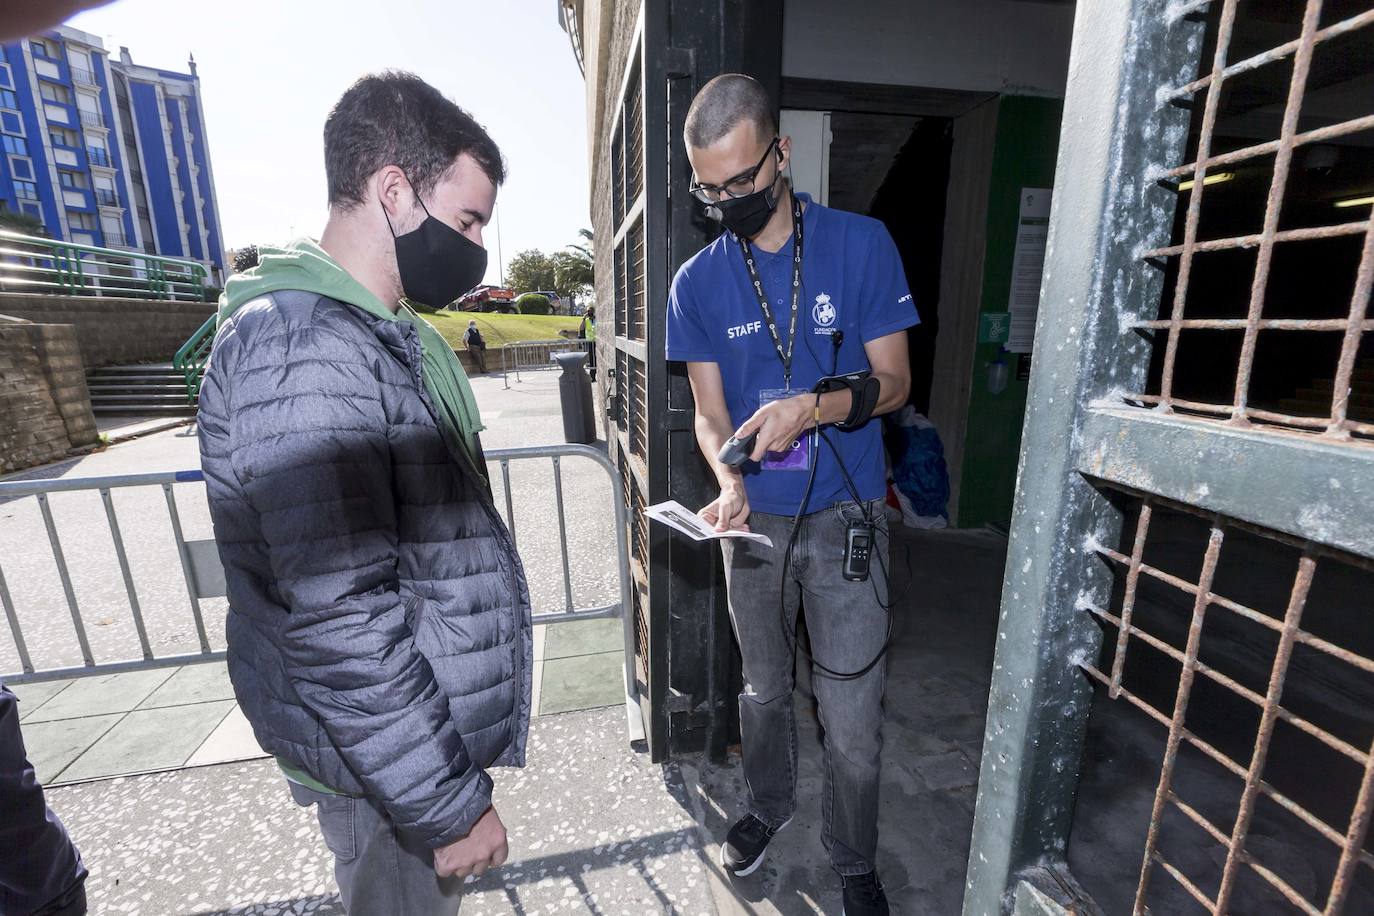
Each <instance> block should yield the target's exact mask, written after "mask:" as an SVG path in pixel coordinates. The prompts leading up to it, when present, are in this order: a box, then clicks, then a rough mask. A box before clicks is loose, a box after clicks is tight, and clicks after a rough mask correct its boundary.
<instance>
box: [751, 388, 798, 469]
mask: <svg viewBox="0 0 1374 916" xmlns="http://www.w3.org/2000/svg"><path fill="white" fill-rule="evenodd" d="M800 393H801V392H798V391H789V390H788V389H786V388H765V389H764V390H762V391H760V392H759V406H760V407H762V406H763V405H765V404H771V403H773V402H774V401H781V400H785V399H786V398H792V397H796V396H797V395H798V394H800ZM761 467H762V468H763V469H764V470H765V471H809V470H811V437H810V436H808V435H806V434H805V433H803V434H802V435H801V437H799V438H798V439H796V440H794V441H793V442H792V447H791V448H789V449H787V451H784V452H766V453H764V456H763V461H762V463H761Z"/></svg>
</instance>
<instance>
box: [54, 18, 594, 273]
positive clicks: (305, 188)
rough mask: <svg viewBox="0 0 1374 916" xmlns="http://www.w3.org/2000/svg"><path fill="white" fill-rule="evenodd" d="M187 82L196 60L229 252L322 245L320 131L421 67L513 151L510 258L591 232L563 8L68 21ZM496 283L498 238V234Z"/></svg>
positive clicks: (492, 242) (581, 105)
mask: <svg viewBox="0 0 1374 916" xmlns="http://www.w3.org/2000/svg"><path fill="white" fill-rule="evenodd" d="M69 25H72V26H74V27H76V28H79V29H82V30H83V31H86V32H90V33H92V34H94V35H97V36H99V37H100V38H101V39H103V40H104V42H105V46H106V48H107V49H108V50H109V51H110V53H111V55H112V56H116V57H117V56H118V54H119V47H120V45H127V46H128V47H129V51H130V53H131V54H132V55H133V59H134V62H135V63H137V64H145V65H148V66H153V67H163V68H166V69H171V70H179V71H183V72H184V71H185V69H186V58H187V55H188V54H189V53H194V54H195V58H196V64H197V66H198V68H199V72H200V78H201V92H202V94H203V96H204V100H205V111H206V127H207V132H208V134H209V141H210V157H211V164H212V166H213V168H214V173H215V185H216V192H217V194H218V197H219V204H220V210H221V216H220V219H221V222H222V224H223V226H224V239H225V244H226V245H227V246H228V247H239V246H242V245H247V244H250V243H274V242H282V241H285V240H286V239H288V238H289V237H290V236H291V234H292V232H293V230H294V233H295V234H296V235H313V236H318V234H319V231H320V229H321V227H322V226H323V225H324V219H325V181H324V164H323V150H322V142H321V139H320V137H321V131H322V128H323V126H324V118H325V115H326V114H327V113H328V111H329V109H330V107H331V106H332V105H333V103H334V101H335V100H336V99H337V98H338V97H339V95H340V94H341V93H342V92H343V91H344V89H346V88H347V87H348V85H349V84H350V83H351V82H352V81H353V80H354V79H356V78H357V77H358V76H360V75H361V74H363V73H367V72H369V71H373V70H381V69H386V68H399V69H406V70H411V71H414V72H415V73H417V74H419V75H420V76H421V77H423V78H424V79H426V80H427V81H429V82H430V83H432V84H433V85H435V86H437V87H438V88H439V89H440V90H441V91H442V92H443V93H444V94H445V95H447V96H448V97H449V98H451V99H453V100H454V101H455V102H457V103H458V104H459V105H461V106H463V107H464V108H466V109H467V110H468V111H469V112H471V113H472V115H473V117H475V118H476V119H477V120H478V122H479V123H482V124H484V125H485V126H486V127H487V129H488V130H489V131H490V132H491V134H492V136H493V137H494V138H495V139H496V142H497V143H498V144H499V145H500V146H501V149H502V152H504V153H505V155H506V158H507V160H508V162H509V165H510V175H509V178H508V180H507V182H506V184H505V186H504V187H503V188H502V190H501V192H500V196H499V197H498V201H497V209H498V212H499V215H500V223H501V254H502V255H503V257H504V259H505V261H506V262H507V263H509V261H510V258H511V255H513V254H514V253H515V252H517V251H520V250H523V249H526V248H542V249H544V250H545V251H551V250H556V249H558V248H560V247H562V246H563V245H567V244H570V243H573V242H577V241H580V240H579V239H578V237H577V230H578V229H580V228H582V227H586V226H590V225H591V221H590V217H589V216H588V203H587V193H588V192H587V139H586V125H585V121H584V112H585V106H586V102H585V95H584V84H583V81H582V74H581V72H580V71H579V70H578V69H577V62H576V61H575V60H574V59H573V54H572V49H571V47H570V46H569V44H568V39H567V36H566V35H565V34H564V33H563V31H562V29H560V28H559V26H558V20H557V10H556V4H555V2H554V0H387V2H381V3H379V2H376V0H291V2H282V0H272V2H268V0H236V2H233V3H208V2H201V0H197V2H191V3H188V2H186V0H117V2H115V3H114V4H112V5H110V6H107V7H103V8H101V9H97V10H93V11H91V12H88V13H83V14H82V15H80V16H77V17H75V18H74V19H72V20H71V21H70V23H69ZM485 238H486V242H487V248H488V250H489V251H490V252H491V257H490V261H491V267H490V269H489V270H488V282H495V281H496V277H497V250H496V249H497V239H496V227H495V226H492V227H491V228H489V229H488V230H487V232H486V235H485Z"/></svg>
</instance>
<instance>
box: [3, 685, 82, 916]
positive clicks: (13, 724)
mask: <svg viewBox="0 0 1374 916" xmlns="http://www.w3.org/2000/svg"><path fill="white" fill-rule="evenodd" d="M85 881H86V868H85V866H84V865H82V864H81V854H80V853H79V852H77V851H76V847H75V846H73V845H72V841H71V839H70V838H69V837H68V836H67V830H66V828H65V827H63V826H62V821H60V820H58V817H57V815H56V814H54V813H53V812H52V809H51V808H49V807H48V805H47V802H46V800H45V799H44V798H43V787H42V786H40V785H39V784H38V778H37V776H35V775H34V771H33V767H32V766H31V765H30V764H29V760H28V755H27V754H26V752H25V750H24V736H23V735H22V734H20V731H19V699H18V697H16V696H15V695H14V694H13V693H10V691H9V690H7V689H6V688H5V685H4V684H0V914H2V916H30V914H43V916H48V914H53V916H57V914H61V916H69V914H73V916H74V914H79V913H85V912H86V896H85V890H84V885H85Z"/></svg>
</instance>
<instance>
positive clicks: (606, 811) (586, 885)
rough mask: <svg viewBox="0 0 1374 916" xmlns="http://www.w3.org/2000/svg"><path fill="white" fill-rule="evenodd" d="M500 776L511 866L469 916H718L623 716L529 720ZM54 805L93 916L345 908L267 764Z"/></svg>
mask: <svg viewBox="0 0 1374 916" xmlns="http://www.w3.org/2000/svg"><path fill="white" fill-rule="evenodd" d="M493 775H494V777H495V780H496V794H495V804H496V806H497V810H498V811H499V812H500V814H501V816H502V819H503V820H504V821H505V823H506V828H507V830H508V832H509V836H510V846H511V858H510V861H509V862H508V863H507V864H506V866H505V867H504V868H501V869H499V870H497V871H495V872H492V873H489V874H488V875H486V876H484V877H483V878H481V879H479V880H477V881H475V882H473V883H472V884H470V886H469V893H468V896H467V898H466V899H465V900H464V902H463V914H464V916H483V914H497V913H512V912H513V913H529V914H533V913H550V912H564V913H566V912H576V913H593V914H601V916H621V914H624V916H630V914H634V916H640V914H649V913H677V914H684V916H700V914H709V913H713V912H715V907H714V904H713V898H712V893H711V890H710V887H709V885H710V880H711V879H710V873H711V872H712V871H713V869H714V868H715V866H714V865H713V864H712V863H713V862H714V861H715V856H716V854H717V852H716V850H715V849H714V848H712V847H711V846H710V844H709V843H708V842H706V841H705V840H704V838H703V837H702V836H701V835H700V834H699V832H698V831H697V829H696V824H695V820H694V818H693V815H692V811H691V808H692V805H691V803H690V801H689V800H688V799H687V795H688V789H687V787H686V785H685V784H684V781H683V778H682V774H681V772H680V771H679V770H678V768H677V767H675V766H663V767H660V766H655V765H653V764H651V763H649V761H648V759H647V758H646V757H645V756H644V755H642V754H637V753H635V752H634V751H632V750H631V749H630V747H629V744H628V743H627V742H626V741H625V738H624V715H623V713H622V712H621V711H620V710H619V709H605V710H596V711H589V712H577V713H569V714H566V715H558V716H546V717H543V718H540V719H536V720H535V722H534V724H533V727H532V728H531V733H530V760H529V766H528V767H527V768H526V769H524V770H496V771H493ZM50 801H51V804H52V806H53V808H54V810H56V811H57V813H58V814H59V815H60V816H61V817H62V819H63V821H64V822H65V823H66V824H67V827H68V828H69V829H70V830H71V833H72V836H73V837H74V838H75V840H76V842H77V844H78V845H79V846H80V848H81V853H82V856H83V857H84V858H85V861H86V865H87V867H88V868H89V869H90V872H91V878H90V881H89V884H88V893H89V896H90V899H91V901H92V912H93V913H101V914H104V913H123V914H149V916H168V914H227V913H235V914H258V916H269V914H270V916H280V914H286V913H319V914H341V913H342V912H343V909H342V907H341V906H340V905H339V900H338V896H337V893H336V891H335V885H334V879H333V874H332V858H331V856H330V854H329V851H328V850H327V849H326V848H325V845H324V842H323V840H322V839H321V837H320V832H319V828H318V826H317V825H316V824H315V820H314V816H313V812H312V811H311V810H309V809H303V808H298V807H297V806H296V805H295V804H294V803H293V802H292V801H291V799H290V797H289V795H288V794H287V790H286V786H285V783H284V782H283V780H282V777H281V775H280V774H279V773H278V772H277V771H276V767H275V766H274V765H273V764H272V762H271V761H266V760H262V761H253V762H249V763H235V764H224V765H220V766H212V767H203V768H200V769H195V770H182V771H179V772H175V773H161V774H157V775H152V776H140V777H134V778H129V779H115V780H102V781H100V782H93V783H87V784H85V785H79V786H69V787H66V788H59V789H55V790H53V791H52V792H51V793H50ZM398 916H401V914H398Z"/></svg>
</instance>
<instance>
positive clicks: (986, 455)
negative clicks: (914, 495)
mask: <svg viewBox="0 0 1374 916" xmlns="http://www.w3.org/2000/svg"><path fill="white" fill-rule="evenodd" d="M1062 113H1063V101H1062V100H1060V99H1044V98H1032V97H1029V96H1003V97H1002V99H1001V100H1000V101H999V103H998V111H997V134H996V141H995V144H994V147H993V157H992V175H991V178H990V182H989V191H988V222H987V247H986V252H985V256H984V259H983V295H982V301H981V304H980V311H981V312H1005V311H1006V310H1007V299H1008V296H1009V295H1010V293H1011V268H1012V258H1013V256H1014V255H1015V252H1016V229H1017V222H1018V219H1019V216H1020V204H1021V189H1022V188H1027V187H1029V188H1049V187H1053V185H1054V161H1055V156H1056V153H1057V151H1058V147H1059V122H1060V117H1061V115H1062ZM956 155H957V151H956ZM975 333H976V329H975ZM1042 343H1043V342H1042V341H1037V342H1036V344H1037V346H1038V345H1041V344H1042ZM1000 347H1001V345H1000V344H985V343H979V344H976V346H975V348H974V361H973V383H972V385H971V386H970V391H969V405H968V432H967V435H966V437H965V440H964V463H963V471H962V474H963V477H962V482H961V483H960V487H959V506H958V515H957V524H958V525H959V527H961V528H975V527H979V526H982V525H986V524H1000V525H1006V524H1007V523H1008V522H1010V520H1011V508H1012V499H1013V494H1014V492H1015V488H1016V464H1017V459H1018V457H1019V455H1020V452H1021V424H1022V420H1023V418H1024V416H1025V412H1026V390H1027V387H1028V383H1027V382H1025V381H1019V380H1017V378H1016V365H1017V357H1016V354H1010V355H1009V356H1008V360H1009V369H1010V378H1009V380H1008V382H1007V387H1006V389H1004V390H1003V391H1002V392H1001V393H1000V394H991V393H989V392H988V385H987V377H988V364H989V363H991V362H992V361H993V360H994V359H996V358H997V353H998V350H999V348H1000Z"/></svg>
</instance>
